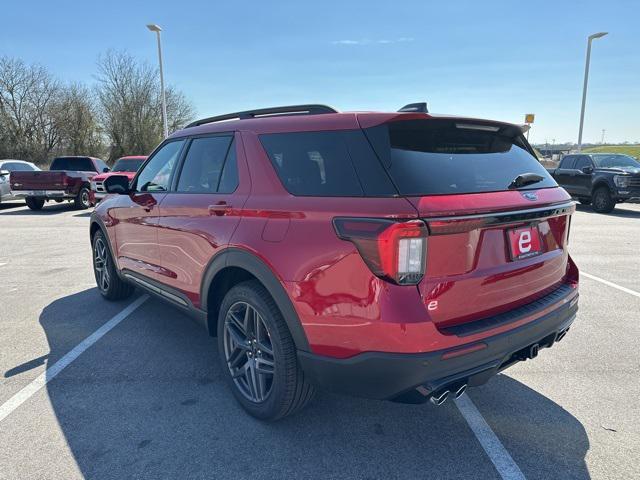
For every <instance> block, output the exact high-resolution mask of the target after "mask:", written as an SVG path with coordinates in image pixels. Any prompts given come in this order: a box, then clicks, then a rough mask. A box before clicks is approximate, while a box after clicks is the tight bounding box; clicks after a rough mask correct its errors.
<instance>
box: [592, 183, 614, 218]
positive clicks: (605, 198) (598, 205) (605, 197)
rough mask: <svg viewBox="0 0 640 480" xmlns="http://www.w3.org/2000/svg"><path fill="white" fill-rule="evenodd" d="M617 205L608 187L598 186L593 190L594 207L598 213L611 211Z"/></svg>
mask: <svg viewBox="0 0 640 480" xmlns="http://www.w3.org/2000/svg"><path fill="white" fill-rule="evenodd" d="M615 206H616V202H614V201H613V198H611V192H610V191H609V189H608V188H607V187H598V188H597V189H596V191H595V192H593V209H594V210H595V211H596V212H598V213H609V212H611V211H612V210H613V209H614V207H615Z"/></svg>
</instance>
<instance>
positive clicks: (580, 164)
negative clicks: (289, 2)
mask: <svg viewBox="0 0 640 480" xmlns="http://www.w3.org/2000/svg"><path fill="white" fill-rule="evenodd" d="M591 166H592V164H591V159H590V158H589V157H587V156H586V155H580V156H579V157H578V159H577V160H576V163H575V166H574V167H573V168H574V169H576V170H582V169H583V168H584V167H591Z"/></svg>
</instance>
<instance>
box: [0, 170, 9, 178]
mask: <svg viewBox="0 0 640 480" xmlns="http://www.w3.org/2000/svg"><path fill="white" fill-rule="evenodd" d="M9 173H10V172H9V170H0V177H6V176H7V175H9Z"/></svg>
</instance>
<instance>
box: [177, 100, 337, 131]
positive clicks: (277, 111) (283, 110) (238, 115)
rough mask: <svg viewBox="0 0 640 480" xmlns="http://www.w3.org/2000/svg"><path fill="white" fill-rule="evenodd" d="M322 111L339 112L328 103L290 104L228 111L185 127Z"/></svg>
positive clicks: (316, 113) (312, 113) (319, 112)
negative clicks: (242, 110)
mask: <svg viewBox="0 0 640 480" xmlns="http://www.w3.org/2000/svg"><path fill="white" fill-rule="evenodd" d="M322 113H338V111H337V110H336V109H335V108H332V107H329V106H327V105H316V104H311V105H289V106H286V107H270V108H260V109H258V110H246V111H244V112H234V113H227V114H225V115H218V116H215V117H207V118H203V119H202V120H196V121H195V122H191V123H190V124H189V125H187V126H186V127H185V128H190V127H197V126H199V125H204V124H206V123H214V122H222V121H225V120H234V119H238V120H246V119H248V118H256V117H268V116H276V115H319V114H322Z"/></svg>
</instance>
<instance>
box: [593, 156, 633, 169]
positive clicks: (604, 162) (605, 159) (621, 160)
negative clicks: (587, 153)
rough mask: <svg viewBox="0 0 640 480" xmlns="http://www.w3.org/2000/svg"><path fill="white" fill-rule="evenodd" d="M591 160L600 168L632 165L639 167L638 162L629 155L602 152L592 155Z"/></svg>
mask: <svg viewBox="0 0 640 480" xmlns="http://www.w3.org/2000/svg"><path fill="white" fill-rule="evenodd" d="M592 157H593V161H594V162H595V163H596V165H597V166H598V167H601V168H613V167H633V168H640V162H638V160H636V159H635V158H633V157H631V156H629V155H620V154H611V153H602V154H597V155H592Z"/></svg>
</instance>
